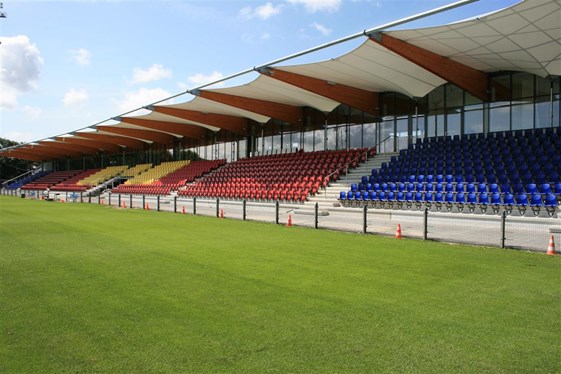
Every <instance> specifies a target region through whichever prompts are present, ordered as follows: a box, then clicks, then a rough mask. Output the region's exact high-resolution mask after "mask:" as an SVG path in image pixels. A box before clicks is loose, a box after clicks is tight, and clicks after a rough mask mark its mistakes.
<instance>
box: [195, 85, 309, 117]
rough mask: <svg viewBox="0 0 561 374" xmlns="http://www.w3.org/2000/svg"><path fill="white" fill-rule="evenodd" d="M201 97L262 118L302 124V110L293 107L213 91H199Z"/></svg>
mask: <svg viewBox="0 0 561 374" xmlns="http://www.w3.org/2000/svg"><path fill="white" fill-rule="evenodd" d="M198 94H199V96H200V97H203V98H205V99H208V100H212V101H216V102H219V103H222V104H226V105H230V106H233V107H236V108H240V109H244V110H247V111H249V112H253V113H257V114H261V115H262V116H266V117H271V118H276V119H278V120H281V121H284V122H288V123H292V124H299V123H300V122H301V119H302V118H301V114H302V109H301V108H300V107H295V106H293V105H287V104H281V103H275V102H271V101H266V100H260V99H253V98H249V97H243V96H236V95H229V94H224V93H218V92H213V91H204V90H201V91H199V93H198Z"/></svg>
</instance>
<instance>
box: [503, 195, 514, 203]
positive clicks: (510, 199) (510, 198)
mask: <svg viewBox="0 0 561 374" xmlns="http://www.w3.org/2000/svg"><path fill="white" fill-rule="evenodd" d="M503 204H504V205H514V204H515V203H514V195H513V194H511V193H507V194H505V195H504V198H503Z"/></svg>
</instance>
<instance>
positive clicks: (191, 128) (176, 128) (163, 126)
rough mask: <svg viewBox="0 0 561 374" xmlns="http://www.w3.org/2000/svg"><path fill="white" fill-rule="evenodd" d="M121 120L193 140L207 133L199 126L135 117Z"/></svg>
mask: <svg viewBox="0 0 561 374" xmlns="http://www.w3.org/2000/svg"><path fill="white" fill-rule="evenodd" d="M120 119H121V122H125V123H130V124H131V125H136V126H141V127H145V128H147V129H151V130H157V131H164V132H169V133H172V134H177V135H181V136H184V137H188V138H193V139H200V138H201V137H203V136H204V135H205V133H206V129H205V128H204V127H201V126H197V125H189V124H184V123H174V122H165V121H155V120H151V119H144V118H135V117H121V118H120Z"/></svg>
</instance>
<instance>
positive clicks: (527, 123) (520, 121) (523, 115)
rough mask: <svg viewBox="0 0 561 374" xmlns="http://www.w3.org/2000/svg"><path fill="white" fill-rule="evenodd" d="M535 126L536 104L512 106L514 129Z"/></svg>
mask: <svg viewBox="0 0 561 374" xmlns="http://www.w3.org/2000/svg"><path fill="white" fill-rule="evenodd" d="M532 128H534V104H532V103H528V104H522V105H513V106H512V130H523V129H532Z"/></svg>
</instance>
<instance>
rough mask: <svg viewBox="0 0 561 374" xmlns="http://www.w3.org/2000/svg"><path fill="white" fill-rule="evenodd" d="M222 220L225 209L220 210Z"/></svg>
mask: <svg viewBox="0 0 561 374" xmlns="http://www.w3.org/2000/svg"><path fill="white" fill-rule="evenodd" d="M220 218H224V209H220Z"/></svg>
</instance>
